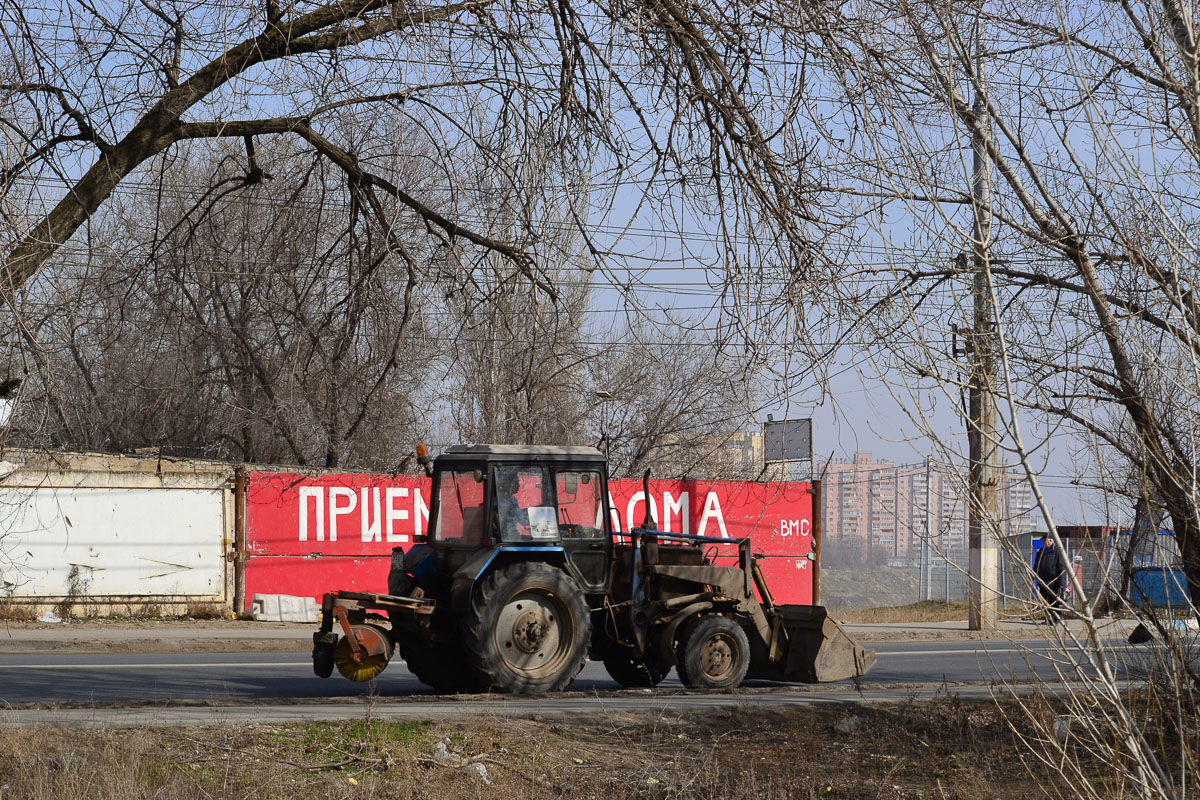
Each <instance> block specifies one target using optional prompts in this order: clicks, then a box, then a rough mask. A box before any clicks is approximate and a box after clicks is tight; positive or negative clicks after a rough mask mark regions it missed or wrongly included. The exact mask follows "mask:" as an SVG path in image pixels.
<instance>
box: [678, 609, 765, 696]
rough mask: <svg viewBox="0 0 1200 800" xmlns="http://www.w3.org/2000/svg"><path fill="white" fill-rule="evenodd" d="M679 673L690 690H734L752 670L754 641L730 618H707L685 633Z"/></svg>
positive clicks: (680, 653) (680, 651)
mask: <svg viewBox="0 0 1200 800" xmlns="http://www.w3.org/2000/svg"><path fill="white" fill-rule="evenodd" d="M677 657H678V659H679V663H678V664H676V665H675V671H676V672H678V673H679V680H681V681H683V685H684V686H686V687H688V688H689V689H733V688H736V687H737V686H739V685H740V684H741V682H742V679H743V678H745V677H746V670H747V669H749V667H750V640H749V639H747V638H746V632H745V631H744V630H742V626H740V625H738V624H737V623H736V622H735V621H733V620H732V619H730V618H729V617H722V616H718V615H716V614H705V615H704V616H702V617H700V618H699V619H698V620H696V621H695V622H693V623H691V624H689V625H688V626H687V628H685V629H684V631H683V635H682V636H681V637H680V639H679V649H678V651H677Z"/></svg>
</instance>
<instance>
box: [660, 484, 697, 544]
mask: <svg viewBox="0 0 1200 800" xmlns="http://www.w3.org/2000/svg"><path fill="white" fill-rule="evenodd" d="M689 505H690V504H689V503H688V493H687V492H684V493H683V494H681V495H679V499H678V500H675V499H674V498H672V497H671V493H670V492H663V520H662V526H663V528H662V529H663V530H664V531H667V532H668V533H670V532H671V513H672V512H674V513H675V514H677V515H679V520H680V530H679V533H683V534H687V533H691V527H692V521H691V519H689V517H690V511H691V509H690V508H689Z"/></svg>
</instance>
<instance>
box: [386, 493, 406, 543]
mask: <svg viewBox="0 0 1200 800" xmlns="http://www.w3.org/2000/svg"><path fill="white" fill-rule="evenodd" d="M397 497H408V489H407V488H406V487H403V486H389V487H388V490H387V540H388V541H389V542H407V541H408V534H407V533H404V532H402V531H397V530H396V521H397V520H399V521H401V522H403V521H404V520H407V519H408V509H407V508H396V502H395V501H396V498H397Z"/></svg>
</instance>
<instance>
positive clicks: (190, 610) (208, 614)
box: [185, 603, 229, 619]
mask: <svg viewBox="0 0 1200 800" xmlns="http://www.w3.org/2000/svg"><path fill="white" fill-rule="evenodd" d="M185 616H187V617H188V618H189V619H228V618H229V611H228V609H226V608H225V607H224V606H223V605H221V604H220V603H188V604H187V611H186V612H185Z"/></svg>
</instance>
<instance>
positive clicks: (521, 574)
mask: <svg viewBox="0 0 1200 800" xmlns="http://www.w3.org/2000/svg"><path fill="white" fill-rule="evenodd" d="M462 632H463V637H462V641H463V649H464V650H465V651H466V654H467V661H468V663H470V665H471V667H472V668H473V669H474V670H475V672H476V673H477V674H478V676H479V678H480V680H482V681H484V682H486V684H487V685H488V686H489V687H490V688H491V689H492V690H494V691H497V692H508V693H510V694H541V693H543V692H557V691H560V690H562V689H565V688H566V687H567V686H568V685H570V683H571V681H573V680H574V679H575V676H576V675H578V674H579V671H580V670H581V669H583V665H584V664H585V663H586V661H587V650H588V643H589V642H590V641H591V638H592V617H591V614H590V613H589V612H588V607H587V603H586V602H585V601H584V597H583V592H582V591H581V590H580V588H579V586H578V584H576V583H575V581H574V580H572V579H571V577H570V576H568V575H567V574H566V573H564V572H562V571H561V570H558V569H555V568H554V567H551V566H550V565H549V564H542V563H537V562H535V563H525V564H512V565H509V566H506V567H501V568H499V569H497V570H495V571H494V572H492V573H490V574H488V575H487V577H485V578H484V579H483V580H482V581H480V582H479V583H478V584H477V585H476V587H475V591H474V592H473V593H472V597H471V608H470V611H469V612H468V613H467V614H466V615H465V618H464V619H463V621H462Z"/></svg>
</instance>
